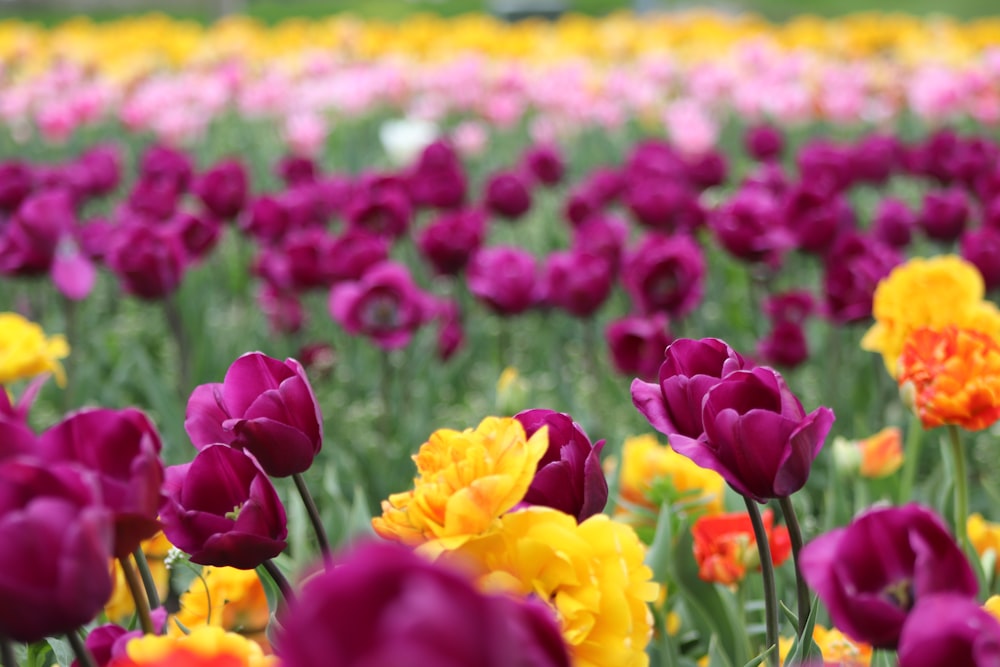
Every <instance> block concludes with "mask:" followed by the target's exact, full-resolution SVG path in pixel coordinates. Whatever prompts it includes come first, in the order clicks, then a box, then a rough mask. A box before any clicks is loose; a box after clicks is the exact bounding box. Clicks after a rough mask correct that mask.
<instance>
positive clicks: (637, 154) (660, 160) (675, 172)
mask: <svg viewBox="0 0 1000 667" xmlns="http://www.w3.org/2000/svg"><path fill="white" fill-rule="evenodd" d="M642 179H652V180H655V181H660V182H668V181H682V182H683V181H685V180H686V179H687V165H685V164H684V160H683V159H682V158H681V156H680V155H679V154H678V153H677V151H675V150H674V147H673V146H671V145H670V144H669V143H668V142H666V141H664V140H662V139H645V140H643V141H640V142H638V143H637V144H635V145H634V146H633V147H632V151H631V152H630V153H629V155H628V157H627V158H625V169H624V180H623V182H622V186H623V187H627V186H628V185H629V184H630V183H632V182H634V181H636V180H642Z"/></svg>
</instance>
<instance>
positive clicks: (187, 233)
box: [166, 211, 222, 264]
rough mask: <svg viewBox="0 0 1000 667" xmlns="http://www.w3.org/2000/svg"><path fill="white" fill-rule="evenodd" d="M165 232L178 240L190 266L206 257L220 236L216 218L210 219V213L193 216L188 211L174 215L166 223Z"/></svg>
mask: <svg viewBox="0 0 1000 667" xmlns="http://www.w3.org/2000/svg"><path fill="white" fill-rule="evenodd" d="M166 230H168V231H169V232H171V233H173V234H174V235H175V236H176V237H177V238H178V239H179V240H180V242H181V245H182V246H184V250H185V252H186V253H187V258H188V262H189V263H191V264H193V263H195V262H197V261H199V260H202V259H204V258H205V257H207V256H208V255H209V253H211V252H212V250H213V249H214V248H215V246H216V245H218V243H219V237H220V236H221V235H222V225H221V224H220V223H219V220H218V218H215V217H212V214H211V213H200V214H195V213H191V212H189V211H181V212H179V213H177V214H176V215H174V217H173V218H171V219H170V220H169V221H168V222H167V224H166Z"/></svg>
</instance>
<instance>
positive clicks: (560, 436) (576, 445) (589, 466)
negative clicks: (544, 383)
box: [514, 409, 608, 521]
mask: <svg viewBox="0 0 1000 667" xmlns="http://www.w3.org/2000/svg"><path fill="white" fill-rule="evenodd" d="M514 419H516V420H517V421H519V422H521V426H523V427H524V431H525V434H526V435H527V436H528V437H529V438H530V437H531V436H533V435H534V434H535V433H536V432H537V431H538V430H539V429H541V428H542V427H543V426H547V427H548V432H549V448H548V450H547V451H546V452H545V454H544V455H543V456H542V458H541V460H540V461H539V462H538V470H537V472H535V477H534V479H533V480H532V481H531V486H529V487H528V492H527V493H526V494H525V496H524V499H523V500H522V501H521V502H522V503H524V504H527V505H544V506H545V507H553V508H555V509H557V510H559V511H561V512H565V513H566V514H570V515H572V516H575V517H576V520H577V521H583V520H584V519H586V518H587V517H590V516H593V515H594V514H599V513H601V512H603V511H604V506H605V505H606V504H607V502H608V481H607V480H606V479H605V478H604V470H602V469H601V449H602V448H603V447H604V441H603V440H601V441H600V442H597V443H595V444H591V442H590V438H588V437H587V434H586V433H584V431H583V427H581V426H580V425H579V424H577V423H576V422H574V421H573V418H572V417H570V416H569V415H567V414H564V413H562V412H555V411H553V410H541V409H535V410H525V411H523V412H519V413H518V414H516V415H514Z"/></svg>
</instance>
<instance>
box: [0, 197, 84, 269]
mask: <svg viewBox="0 0 1000 667" xmlns="http://www.w3.org/2000/svg"><path fill="white" fill-rule="evenodd" d="M75 226H76V214H75V213H74V211H73V203H72V200H71V198H70V194H69V192H68V191H66V190H63V189H57V190H42V191H39V192H36V193H34V194H32V195H31V196H29V197H28V198H27V199H25V200H24V201H23V202H22V203H21V206H20V208H18V209H17V212H16V213H15V214H14V215H13V216H12V217H11V218H10V220H9V221H7V223H6V224H4V225H3V226H2V227H0V273H3V274H8V275H22V276H30V275H41V274H44V273H46V272H48V271H49V270H50V269H51V268H52V262H53V260H54V259H55V256H56V252H57V250H58V247H59V241H60V240H61V239H62V238H63V237H64V236H66V235H68V234H72V232H73V230H74V228H75Z"/></svg>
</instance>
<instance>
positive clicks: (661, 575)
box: [646, 503, 674, 584]
mask: <svg viewBox="0 0 1000 667" xmlns="http://www.w3.org/2000/svg"><path fill="white" fill-rule="evenodd" d="M671 524H672V517H671V516H670V507H669V505H667V503H664V504H663V505H661V506H660V515H659V517H657V519H656V532H655V533H654V534H653V543H652V544H651V545H650V547H649V551H647V552H646V565H648V566H649V567H650V569H652V570H653V581H656V582H658V583H661V584H662V583H666V582H667V581H669V580H670V579H672V578H673V577H672V576H671V570H672V569H673V568H672V567H671V558H672V557H673V556H674V552H673V549H672V547H673V535H672V533H673V526H672V525H671Z"/></svg>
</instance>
